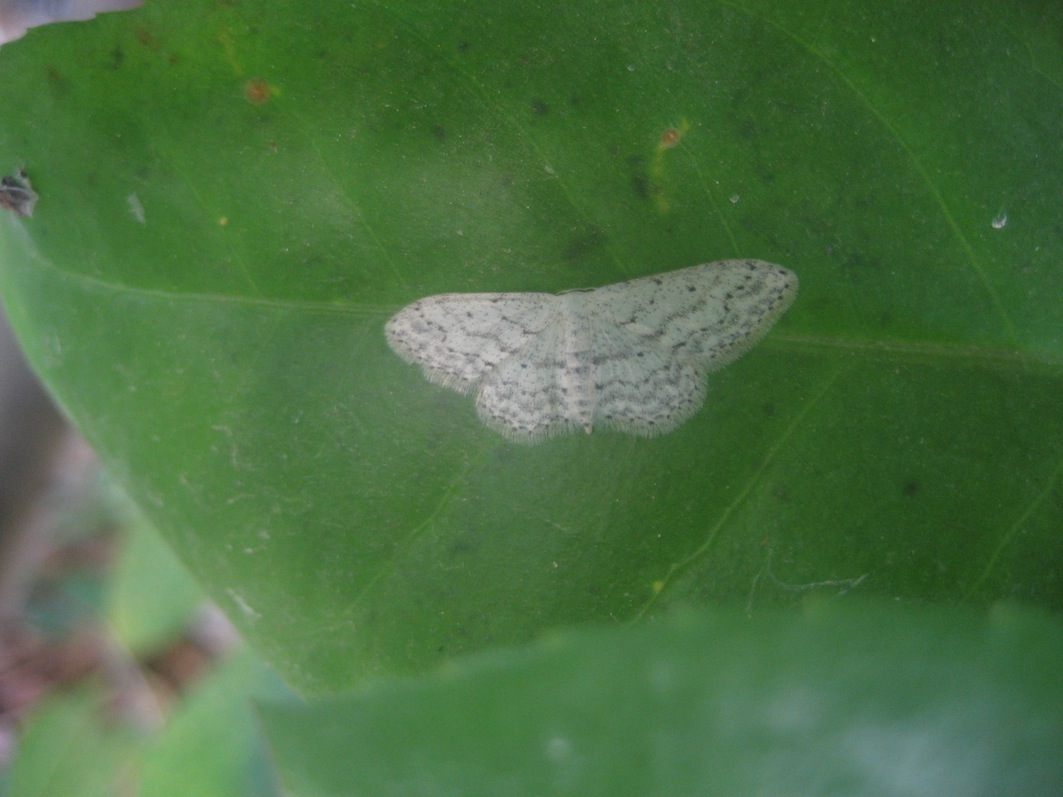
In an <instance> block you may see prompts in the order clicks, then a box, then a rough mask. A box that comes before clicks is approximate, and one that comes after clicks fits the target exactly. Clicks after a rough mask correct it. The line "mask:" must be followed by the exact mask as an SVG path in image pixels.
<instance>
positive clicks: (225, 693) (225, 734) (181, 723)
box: [137, 649, 291, 797]
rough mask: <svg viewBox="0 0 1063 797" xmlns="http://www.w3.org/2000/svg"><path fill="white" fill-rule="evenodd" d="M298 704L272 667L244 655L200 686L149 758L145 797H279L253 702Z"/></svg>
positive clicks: (142, 786)
mask: <svg viewBox="0 0 1063 797" xmlns="http://www.w3.org/2000/svg"><path fill="white" fill-rule="evenodd" d="M252 697H254V698H255V699H264V698H265V699H272V700H281V699H284V698H288V699H290V698H291V693H290V692H288V691H287V690H286V689H285V688H284V687H283V685H282V684H280V683H279V681H278V679H277V677H276V675H274V674H273V673H272V672H271V671H270V670H269V669H268V668H267V667H265V666H264V665H263V664H262V663H261V662H260V661H259V660H258V659H256V658H255V657H254V656H253V655H252V654H251V652H250V651H248V650H246V649H242V650H239V651H236V652H235V654H234V655H233V656H231V657H229V658H228V659H226V660H225V661H223V662H221V663H220V666H219V667H218V668H217V669H216V670H214V671H212V672H211V673H210V674H209V675H208V676H207V678H206V679H205V680H204V681H203V682H202V683H198V684H196V685H195V686H194V687H193V689H192V691H191V693H190V694H188V695H186V696H185V700H184V701H183V702H182V703H181V704H180V705H179V706H178V707H177V708H176V710H175V712H174V714H173V716H172V717H170V718H169V720H168V722H167V726H166V729H165V730H164V732H163V733H162V734H160V736H159V737H158V738H157V739H155V740H154V741H153V743H152V744H151V745H150V746H149V747H147V748H146V749H145V751H144V755H143V758H142V760H141V761H140V762H139V765H138V769H137V772H138V777H139V781H138V791H137V794H140V795H144V797H170V795H174V797H238V796H242V795H247V796H248V797H251V796H252V795H253V796H254V797H267V795H275V794H278V793H279V792H278V790H277V788H276V784H275V783H274V782H273V780H272V778H271V776H270V775H271V767H270V766H269V763H268V761H267V760H266V757H265V753H266V751H265V749H264V745H263V742H262V734H261V732H260V730H259V728H258V724H257V722H256V719H255V716H254V712H253V710H252V706H251V702H250V701H251V699H252Z"/></svg>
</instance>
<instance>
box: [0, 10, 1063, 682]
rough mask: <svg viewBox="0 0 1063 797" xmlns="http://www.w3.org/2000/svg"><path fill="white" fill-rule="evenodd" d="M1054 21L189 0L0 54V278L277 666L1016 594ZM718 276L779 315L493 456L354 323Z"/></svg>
mask: <svg viewBox="0 0 1063 797" xmlns="http://www.w3.org/2000/svg"><path fill="white" fill-rule="evenodd" d="M1061 35H1063V11H1061V10H1060V9H1059V7H1058V4H1054V3H1049V2H1033V1H1032V0H1031V1H1030V2H1016V3H1006V4H1002V3H995V2H990V0H976V2H957V1H955V0H954V1H953V2H942V3H933V4H924V6H920V7H919V8H918V9H917V10H913V8H912V6H911V4H910V3H907V2H902V0H886V2H881V3H877V4H875V5H874V6H870V5H867V4H857V5H854V4H851V3H844V2H840V0H835V1H834V2H826V3H820V4H817V5H816V6H815V9H814V10H810V9H809V8H807V7H806V6H804V5H802V4H793V3H785V2H757V1H756V0H742V1H740V2H728V3H723V2H710V3H705V2H702V1H701V0H679V1H678V2H673V3H666V4H661V3H626V2H620V0H613V1H611V2H606V1H605V0H602V1H601V2H592V1H591V0H585V1H584V2H577V3H571V2H566V3H561V2H529V3H521V4H498V3H489V2H486V0H473V1H470V2H465V3H462V4H460V5H458V6H453V7H452V6H443V5H433V4H429V5H427V6H426V5H425V4H421V3H410V2H383V0H378V1H377V2H370V3H356V4H337V3H331V2H305V3H302V4H300V6H299V8H298V10H297V11H294V12H292V13H287V14H278V13H276V8H275V6H274V4H270V3H265V2H262V0H257V1H256V0H247V1H246V2H241V3H239V4H230V3H215V2H208V0H198V2H197V1H193V0H188V1H187V2H184V3H181V4H166V3H161V2H159V3H148V4H147V6H146V7H144V8H142V9H139V10H138V11H135V12H131V13H128V14H111V15H106V16H103V17H100V18H98V19H96V20H94V21H93V22H91V23H87V24H85V25H81V26H74V25H68V26H54V27H51V28H46V29H39V30H34V31H31V32H30V33H29V34H28V35H27V36H26V37H25V38H24V39H22V40H20V41H19V42H16V43H14V44H11V45H9V46H5V47H4V48H3V49H2V51H0V70H2V72H3V74H4V76H5V79H4V81H3V83H2V85H0V103H2V105H3V107H4V108H5V109H7V111H6V112H5V114H4V115H3V118H2V119H0V163H5V162H6V163H10V164H12V168H14V166H16V165H17V164H19V163H21V164H22V165H23V166H24V167H25V169H26V172H27V173H28V174H29V176H30V178H31V179H32V180H33V186H34V189H35V190H36V191H37V192H38V193H39V194H40V201H39V203H38V204H37V207H36V210H35V215H34V216H33V218H32V219H25V220H18V219H16V218H14V217H13V216H12V214H6V216H7V218H5V219H4V220H3V221H2V223H0V264H2V270H0V290H2V293H3V296H4V301H5V305H6V307H7V311H8V313H9V315H10V317H11V320H12V322H13V324H14V325H15V326H16V328H17V330H18V333H19V335H20V337H21V339H22V341H23V343H24V345H25V347H26V349H27V352H28V354H29V356H30V358H31V360H32V361H33V363H34V365H35V367H36V368H37V370H38V371H39V372H40V373H41V375H42V376H43V377H44V378H45V380H46V381H47V383H48V385H49V386H50V388H51V390H52V391H53V392H54V393H55V395H56V396H57V397H58V399H59V401H60V402H61V404H62V405H63V407H64V408H65V409H66V411H67V412H68V413H69V414H70V415H71V416H72V417H73V418H74V419H75V421H76V422H77V423H78V425H79V427H80V428H81V429H82V431H83V432H84V433H85V434H86V435H87V436H88V437H89V439H90V440H91V441H92V443H93V444H94V445H95V446H96V447H97V449H98V450H99V451H100V453H101V455H102V456H103V458H104V459H105V461H106V462H107V464H108V466H109V468H110V469H111V471H112V472H113V473H114V474H115V475H116V477H117V478H118V479H119V480H120V481H121V483H122V484H123V485H124V486H125V487H126V488H127V490H128V491H129V492H130V494H131V495H133V496H134V497H135V499H136V500H137V501H138V503H139V504H140V506H141V507H142V508H143V510H144V511H145V512H146V514H147V515H148V516H149V518H150V520H151V521H152V522H153V523H154V524H155V525H156V526H157V527H158V528H160V529H161V530H162V531H163V533H164V534H165V535H166V536H167V538H168V539H169V541H170V542H171V543H172V544H173V545H174V546H175V547H176V549H177V550H178V552H179V554H180V556H181V557H182V559H183V560H184V561H185V562H186V563H187V564H188V565H189V567H190V568H191V569H192V570H193V571H194V572H195V573H196V574H197V576H198V577H199V579H200V580H201V581H202V582H203V583H204V585H205V586H206V587H207V589H208V590H209V591H210V592H211V594H212V595H213V596H214V597H215V598H217V599H218V600H220V601H221V602H222V603H223V605H225V606H226V607H227V609H228V611H229V612H230V613H231V614H232V615H233V616H234V618H235V619H236V620H237V622H238V623H239V624H240V626H241V628H242V630H243V632H244V633H245V634H246V635H247V637H248V638H249V639H250V640H252V641H253V642H254V643H255V644H256V645H257V647H258V648H259V649H260V650H261V651H263V653H264V654H265V655H266V656H267V657H268V658H269V659H270V660H271V662H273V663H274V664H275V665H276V666H277V667H278V668H279V669H281V670H282V671H283V672H284V673H285V675H286V676H287V677H288V678H289V679H291V680H292V682H293V683H297V684H299V685H301V687H303V688H304V689H307V690H334V689H338V688H342V687H344V686H346V685H348V684H350V683H351V682H352V681H354V680H356V679H358V678H359V677H361V676H363V675H364V674H366V673H373V672H390V671H396V670H412V669H419V668H424V667H428V666H431V665H432V664H433V663H435V662H437V661H439V660H441V659H444V658H447V657H449V656H452V655H454V654H456V653H459V652H462V651H467V650H475V649H479V648H483V647H485V646H489V645H492V644H497V643H502V642H513V641H519V640H526V639H529V638H532V637H533V636H534V635H535V634H537V633H538V632H539V631H541V630H542V629H544V628H549V627H553V626H557V625H561V624H566V623H573V622H580V621H587V620H605V619H610V618H611V619H617V620H628V619H631V618H635V617H640V616H643V615H649V614H653V613H655V612H657V611H658V610H660V609H662V608H665V607H668V606H671V605H676V604H685V603H694V604H700V603H710V602H711V603H727V604H739V605H747V604H748V605H750V606H751V607H753V609H754V610H759V609H760V608H761V607H762V606H764V605H765V604H772V603H780V602H790V601H793V600H795V599H797V598H799V597H800V596H801V595H803V594H806V593H807V592H809V591H837V590H844V589H855V591H856V592H858V593H860V594H863V595H868V596H871V595H877V596H888V597H891V598H892V597H899V598H904V599H910V600H920V601H945V602H964V601H969V602H973V603H977V604H985V603H990V602H992V601H994V600H996V599H998V598H1001V597H1014V598H1017V599H1021V600H1025V601H1029V602H1031V603H1034V604H1037V605H1040V606H1044V607H1052V608H1059V607H1060V606H1063V590H1061V587H1060V583H1061V582H1060V580H1059V578H1058V572H1059V565H1060V560H1061V542H1060V536H1059V533H1058V529H1059V521H1060V517H1061V510H1063V489H1061V486H1063V455H1061V451H1063V390H1061V381H1063V337H1061V335H1060V329H1063V303H1060V302H1059V296H1060V295H1061V293H1063V270H1061V269H1060V268H1059V263H1060V262H1063V228H1061V227H1060V225H1059V195H1058V186H1059V183H1060V178H1061V176H1063V150H1061V149H1060V147H1059V125H1060V113H1059V108H1060V100H1061V96H1060V95H1061V91H1063V63H1061V59H1060V58H1059V57H1058V53H1057V52H1056V51H1055V50H1054V49H1053V42H1054V43H1055V44H1056V45H1058V41H1059V39H1060V36H1061ZM670 129H672V130H674V131H675V132H676V133H678V134H679V135H680V138H679V141H678V145H677V146H674V147H671V148H668V147H664V146H662V144H661V142H662V134H664V133H665V132H666V131H669V130H670ZM668 135H669V136H672V135H673V134H672V133H669V134H668ZM734 256H740V257H758V258H763V259H766V260H771V261H775V262H779V263H781V264H783V265H785V266H787V267H789V268H791V269H793V270H794V271H795V272H796V273H797V274H798V275H799V277H800V279H801V293H800V294H799V295H798V297H797V300H796V302H795V304H794V305H793V307H792V308H791V310H790V311H789V312H788V314H787V315H786V316H785V317H784V318H783V319H782V320H781V322H780V323H779V324H778V325H777V327H776V328H775V330H774V331H773V332H772V333H771V334H770V335H769V336H768V338H767V339H766V340H765V341H764V342H763V343H762V344H760V345H759V346H758V347H757V348H755V349H754V350H753V351H752V352H751V353H750V354H748V355H747V356H746V357H745V358H743V359H742V360H740V361H739V362H738V363H736V364H735V365H733V366H731V367H729V368H728V369H726V370H724V371H722V372H720V373H718V374H715V375H714V377H713V379H712V383H711V388H710V395H709V400H708V402H707V405H706V407H705V408H704V409H703V410H702V411H701V412H700V413H699V414H698V415H697V416H696V417H694V418H693V419H692V420H691V421H689V422H688V423H686V424H685V425H684V426H682V427H681V428H680V429H678V430H677V431H676V432H674V433H672V434H670V435H667V436H665V437H662V438H659V439H655V440H643V439H633V438H629V437H625V436H623V435H620V434H615V433H595V434H593V435H591V436H589V437H588V436H583V435H580V436H575V435H574V436H571V437H568V438H565V439H560V440H556V441H552V442H550V443H548V444H545V445H542V446H538V447H534V448H525V447H520V446H516V445H512V444H509V443H507V442H505V441H504V440H503V439H501V438H500V437H498V436H497V435H495V434H493V433H491V432H490V431H488V430H486V429H485V428H483V427H482V425H481V424H480V423H479V421H478V420H477V419H476V416H475V412H474V410H473V407H472V403H471V402H470V401H469V400H468V399H467V398H463V397H461V396H458V395H456V394H453V393H451V392H449V391H446V390H443V389H441V388H438V387H435V386H432V385H430V384H428V383H426V382H425V381H424V379H423V378H422V377H421V376H420V374H419V373H418V372H417V370H416V369H414V368H412V367H408V366H406V365H404V364H403V363H402V362H401V361H400V360H399V359H398V358H397V357H395V356H394V355H393V354H392V353H391V352H390V351H389V350H388V349H387V347H386V345H385V343H384V339H383V334H382V327H383V324H384V322H385V320H386V318H387V317H388V316H389V315H390V314H391V313H392V312H394V311H395V310H397V309H398V308H399V307H401V306H402V305H404V304H406V303H408V302H410V301H412V300H414V299H416V298H419V297H421V296H424V295H427V294H431V293H436V292H441V291H503V290H548V291H557V290H564V289H570V288H577V287H586V286H594V285H600V284H606V283H610V282H615V281H617V280H621V279H625V278H629V277H635V276H639V275H643V274H649V273H654V272H658V271H665V270H669V269H674V268H679V267H684V266H689V265H692V264H695V263H700V262H705V261H709V260H714V259H720V258H725V257H734Z"/></svg>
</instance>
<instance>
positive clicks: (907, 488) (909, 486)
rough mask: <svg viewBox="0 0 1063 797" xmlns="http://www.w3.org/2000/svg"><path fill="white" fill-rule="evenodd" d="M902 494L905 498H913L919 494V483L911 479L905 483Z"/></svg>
mask: <svg viewBox="0 0 1063 797" xmlns="http://www.w3.org/2000/svg"><path fill="white" fill-rule="evenodd" d="M901 492H902V493H904V495H905V496H907V497H909V498H911V497H912V496H913V495H915V494H916V493H918V492H919V482H917V481H916V480H915V479H909V480H908V481H906V482H905V483H904V486H903V487H902V488H901Z"/></svg>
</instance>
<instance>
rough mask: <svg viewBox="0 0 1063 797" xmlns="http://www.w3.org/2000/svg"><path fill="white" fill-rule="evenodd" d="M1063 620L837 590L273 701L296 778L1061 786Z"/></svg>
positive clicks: (812, 791) (291, 786)
mask: <svg viewBox="0 0 1063 797" xmlns="http://www.w3.org/2000/svg"><path fill="white" fill-rule="evenodd" d="M1061 656H1063V625H1061V624H1060V622H1059V620H1058V618H1048V617H1045V616H1041V615H1037V614H1034V613H1031V612H1028V611H1019V610H1016V609H1014V608H1010V609H1009V608H1000V609H999V610H997V611H995V612H994V613H993V615H992V616H991V618H990V620H989V621H987V620H986V619H985V618H984V617H983V616H982V615H981V614H980V613H973V612H970V611H962V610H957V609H949V610H930V609H918V610H912V609H906V608H898V607H894V606H888V605H885V604H883V605H871V606H868V605H859V606H855V607H841V606H838V605H835V606H833V607H827V606H824V605H821V606H818V607H816V608H815V609H814V610H813V611H810V612H807V613H806V614H805V615H804V616H802V617H800V618H799V619H798V620H797V621H796V622H795V621H794V617H793V615H791V614H789V613H785V614H784V613H780V612H779V611H777V610H776V611H773V612H768V613H766V614H765V615H763V616H760V617H756V618H753V619H749V618H747V617H745V616H743V615H741V614H739V613H737V612H716V613H713V614H709V615H697V616H690V615H688V616H684V617H682V618H680V619H677V620H672V621H670V622H668V623H664V624H661V625H658V626H656V627H643V628H640V629H635V630H630V629H624V630H618V629H610V630H605V631H590V630H583V631H580V632H578V633H571V632H570V633H566V634H564V635H559V636H557V637H555V638H552V639H550V640H549V641H547V642H546V643H544V644H542V645H539V646H538V647H536V648H533V649H530V650H524V651H506V652H501V653H495V654H492V655H490V656H487V657H483V658H480V659H478V660H475V661H471V662H462V663H461V664H455V665H452V666H450V667H448V668H446V669H445V670H444V671H443V672H440V673H438V674H436V675H432V676H429V677H424V678H419V679H417V680H407V681H384V682H380V683H375V684H372V685H371V686H369V687H367V688H366V689H364V690H363V691H362V692H361V693H360V694H358V695H357V696H352V697H346V698H333V699H330V700H324V701H320V702H315V703H313V704H311V705H309V706H305V705H290V704H289V705H283V706H281V705H278V706H265V707H263V708H262V717H263V723H264V726H265V728H266V733H267V736H268V737H269V738H270V740H271V743H272V745H273V748H274V752H275V756H276V760H277V762H278V768H279V770H280V772H281V775H282V778H283V781H284V785H285V787H286V788H287V790H288V793H290V794H292V795H300V797H310V796H311V795H313V796H314V797H319V796H323V795H345V794H374V795H408V796H412V795H451V794H462V795H468V797H474V796H475V795H498V794H524V795H558V796H559V797H560V795H581V796H582V797H590V795H609V797H622V796H623V795H640V796H641V795H648V794H652V795H660V796H661V797H664V796H665V795H676V797H682V796H685V795H691V794H701V795H716V794H719V795H733V794H786V795H794V797H797V796H798V795H820V797H826V796H827V795H852V796H854V797H855V795H875V797H888V795H915V794H928V795H929V794H964V795H1000V794H1022V795H1028V796H1032V795H1046V796H1047V795H1051V794H1056V793H1057V790H1058V787H1059V783H1060V782H1063V715H1061V714H1060V712H1059V706H1060V705H1061V701H1063V675H1061V671H1060V668H1059V666H1058V662H1059V661H1060V657H1061Z"/></svg>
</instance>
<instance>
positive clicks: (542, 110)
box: [531, 97, 550, 116]
mask: <svg viewBox="0 0 1063 797" xmlns="http://www.w3.org/2000/svg"><path fill="white" fill-rule="evenodd" d="M531 109H532V113H533V114H535V115H536V116H546V114H548V113H550V106H549V105H547V103H546V101H545V100H543V99H542V98H540V97H536V98H535V99H533V100H532V101H531Z"/></svg>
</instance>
